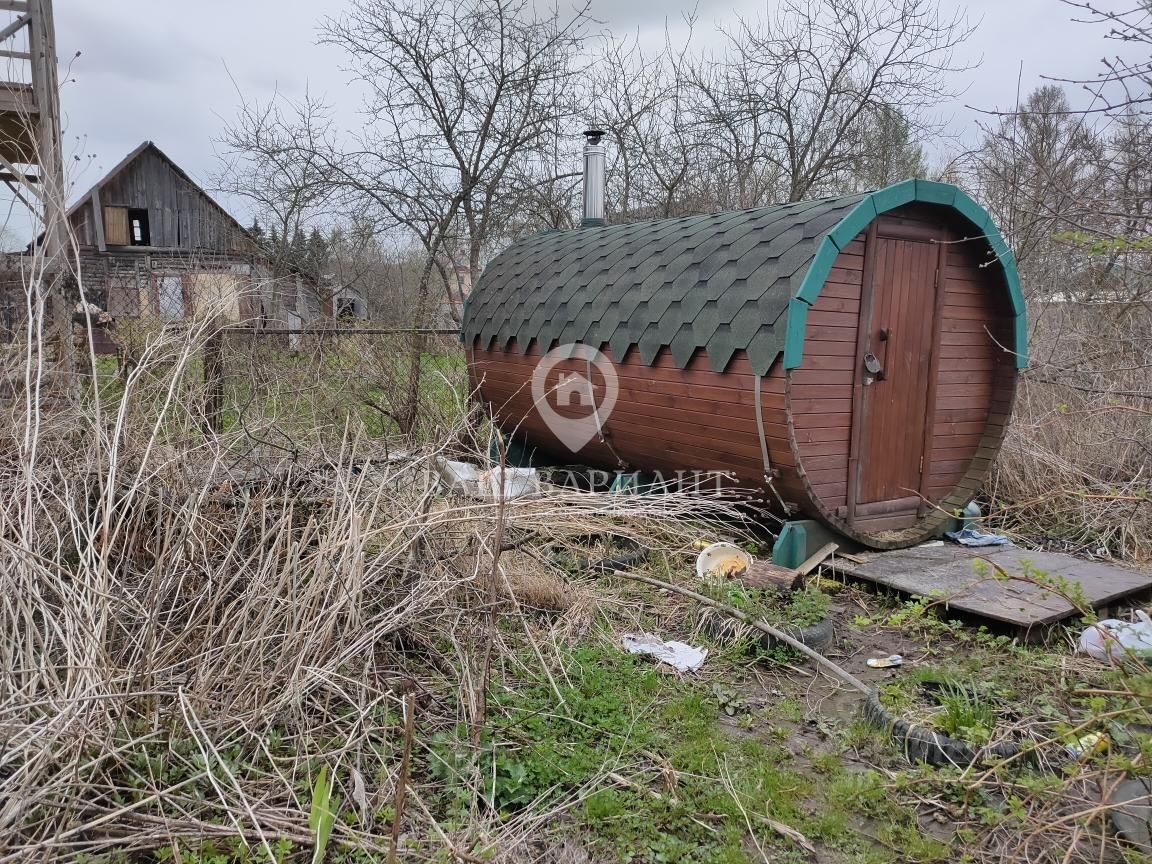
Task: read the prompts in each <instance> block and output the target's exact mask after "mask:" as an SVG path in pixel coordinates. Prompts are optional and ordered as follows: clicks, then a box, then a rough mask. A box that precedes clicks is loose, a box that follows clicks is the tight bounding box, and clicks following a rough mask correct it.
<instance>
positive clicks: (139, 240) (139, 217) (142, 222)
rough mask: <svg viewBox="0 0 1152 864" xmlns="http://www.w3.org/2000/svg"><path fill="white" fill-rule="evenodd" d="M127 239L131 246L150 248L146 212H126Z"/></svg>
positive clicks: (150, 240)
mask: <svg viewBox="0 0 1152 864" xmlns="http://www.w3.org/2000/svg"><path fill="white" fill-rule="evenodd" d="M128 239H129V241H130V242H131V245H133V246H151V245H152V236H151V234H150V233H149V231H148V211H147V210H129V211H128Z"/></svg>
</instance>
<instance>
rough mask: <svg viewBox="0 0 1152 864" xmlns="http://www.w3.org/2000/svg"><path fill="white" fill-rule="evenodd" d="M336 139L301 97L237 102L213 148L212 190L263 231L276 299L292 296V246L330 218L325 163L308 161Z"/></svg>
mask: <svg viewBox="0 0 1152 864" xmlns="http://www.w3.org/2000/svg"><path fill="white" fill-rule="evenodd" d="M335 137H336V133H335V128H334V124H333V122H332V119H331V116H330V115H329V113H328V109H327V108H326V107H325V105H324V104H323V103H322V102H321V101H319V100H318V99H316V98H314V97H313V96H312V95H311V94H309V93H306V94H305V96H304V99H303V100H302V101H300V102H293V101H291V100H289V99H287V98H285V97H283V96H282V95H281V94H279V93H277V94H276V95H274V96H273V97H272V99H270V100H269V101H268V102H267V103H259V102H242V103H241V105H240V109H239V112H238V114H237V117H236V119H235V120H233V121H232V122H231V123H229V124H228V125H226V126H225V128H224V132H223V134H222V136H221V137H220V139H219V140H218V142H217V144H218V150H217V156H218V158H219V159H220V163H221V165H220V168H219V170H218V171H217V172H216V173H215V175H214V176H213V177H212V186H213V188H214V189H216V190H217V191H220V192H224V193H226V194H229V195H232V196H234V197H237V198H242V199H245V200H247V201H248V202H249V203H250V204H251V205H252V208H253V211H254V213H255V216H256V219H257V221H258V222H259V223H261V225H262V227H263V229H264V231H263V233H262V235H261V237H260V238H259V239H260V243H261V247H262V249H263V251H264V252H265V254H266V255H267V256H268V259H269V263H270V265H271V267H272V275H273V276H274V277H275V278H276V280H277V283H278V284H279V285H280V287H281V290H282V291H285V290H289V289H295V278H294V277H295V273H294V270H295V268H296V266H297V263H298V262H297V260H296V259H297V257H298V254H297V252H298V250H297V249H295V248H294V243H298V242H299V241H298V240H297V238H300V237H302V236H303V235H304V232H305V231H306V230H308V229H310V228H311V229H315V228H316V227H317V226H318V225H319V224H321V223H322V222H323V221H324V219H325V217H327V216H330V215H331V211H332V207H333V206H334V204H335V196H336V188H335V187H334V185H333V184H332V182H331V177H330V174H329V171H328V170H327V164H326V160H324V159H321V158H317V157H316V155H315V154H319V153H323V152H328V151H331V150H332V149H333V148H334V146H335ZM308 285H309V286H310V287H311V289H312V290H313V291H314V292H316V294H317V297H316V301H317V302H318V303H323V302H324V300H326V299H327V297H325V296H323V291H322V289H321V288H320V287H319V283H318V282H317V281H316V280H314V279H313V280H309V281H308ZM285 286H289V287H285ZM295 302H296V301H295V298H294V297H293V298H292V300H291V302H290V303H289V305H290V306H291V307H292V308H295Z"/></svg>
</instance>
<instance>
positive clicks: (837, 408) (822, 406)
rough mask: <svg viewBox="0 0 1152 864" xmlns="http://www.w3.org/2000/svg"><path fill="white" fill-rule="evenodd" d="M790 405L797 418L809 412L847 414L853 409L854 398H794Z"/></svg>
mask: <svg viewBox="0 0 1152 864" xmlns="http://www.w3.org/2000/svg"><path fill="white" fill-rule="evenodd" d="M790 407H791V410H792V415H793V417H797V418H798V417H801V416H804V415H808V414H845V413H848V412H850V411H851V410H852V400H851V398H843V399H793V400H792V402H791V406H790Z"/></svg>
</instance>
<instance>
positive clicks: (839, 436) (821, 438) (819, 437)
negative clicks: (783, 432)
mask: <svg viewBox="0 0 1152 864" xmlns="http://www.w3.org/2000/svg"><path fill="white" fill-rule="evenodd" d="M793 434H794V435H795V436H796V443H797V444H799V445H801V446H803V445H805V444H818V443H822V442H825V441H838V442H847V441H848V439H849V438H851V437H852V429H851V427H849V426H847V425H843V426H821V427H818V428H809V429H796V430H795V431H794V433H793Z"/></svg>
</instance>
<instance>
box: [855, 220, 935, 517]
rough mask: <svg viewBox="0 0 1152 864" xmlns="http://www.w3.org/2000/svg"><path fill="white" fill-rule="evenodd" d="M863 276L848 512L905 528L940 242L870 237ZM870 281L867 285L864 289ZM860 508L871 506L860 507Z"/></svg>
mask: <svg viewBox="0 0 1152 864" xmlns="http://www.w3.org/2000/svg"><path fill="white" fill-rule="evenodd" d="M871 239H872V242H873V243H874V244H875V245H874V248H873V249H872V250H870V251H871V254H870V255H869V264H868V270H869V271H870V275H871V279H868V278H866V279H865V286H864V295H865V296H864V297H863V298H862V299H863V301H864V303H863V307H864V308H863V309H862V316H861V320H860V326H861V328H867V329H866V332H864V333H861V334H860V337H861V338H860V339H859V340H858V342H857V344H858V346H859V347H860V348H861V356H860V358H859V361H860V365H859V367H858V372H857V380H858V386H859V387H860V391H861V398H860V402H859V403H858V404H859V407H860V418H859V419H860V421H861V428H860V443H859V451H858V459H857V462H856V465H857V475H856V483H857V485H856V490H855V491H856V495H855V505H856V506H855V508H854V509H855V514H856V515H857V516H858V517H862V518H864V519H868V518H871V519H873V520H875V519H881V520H884V521H885V522H886V523H887V524H888V526H889V527H892V528H899V527H901V526H902V524H903V523H904V522H907V523H908V524H911V523H912V522H913V521H914V520H915V518H916V514H917V512H918V511H919V508H920V504H921V499H920V498H919V490H920V487H921V482H920V481H921V477H922V476H923V471H924V460H925V455H926V454H925V446H926V435H925V432H926V427H927V423H928V416H929V406H930V404H931V398H934V393H935V387H934V385H933V384H932V382H931V381H930V376H931V371H932V353H933V350H934V347H935V346H934V342H935V329H936V328H935V315H936V303H937V300H936V294H937V291H936V289H937V284H938V282H937V280H938V265H939V254H940V248H941V246H940V244H939V243H932V242H928V241H925V240H918V239H917V240H914V239H898V238H894V237H885V236H883V235H873V237H872V238H871ZM869 283H870V284H869ZM867 505H873V506H871V507H868V506H867Z"/></svg>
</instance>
